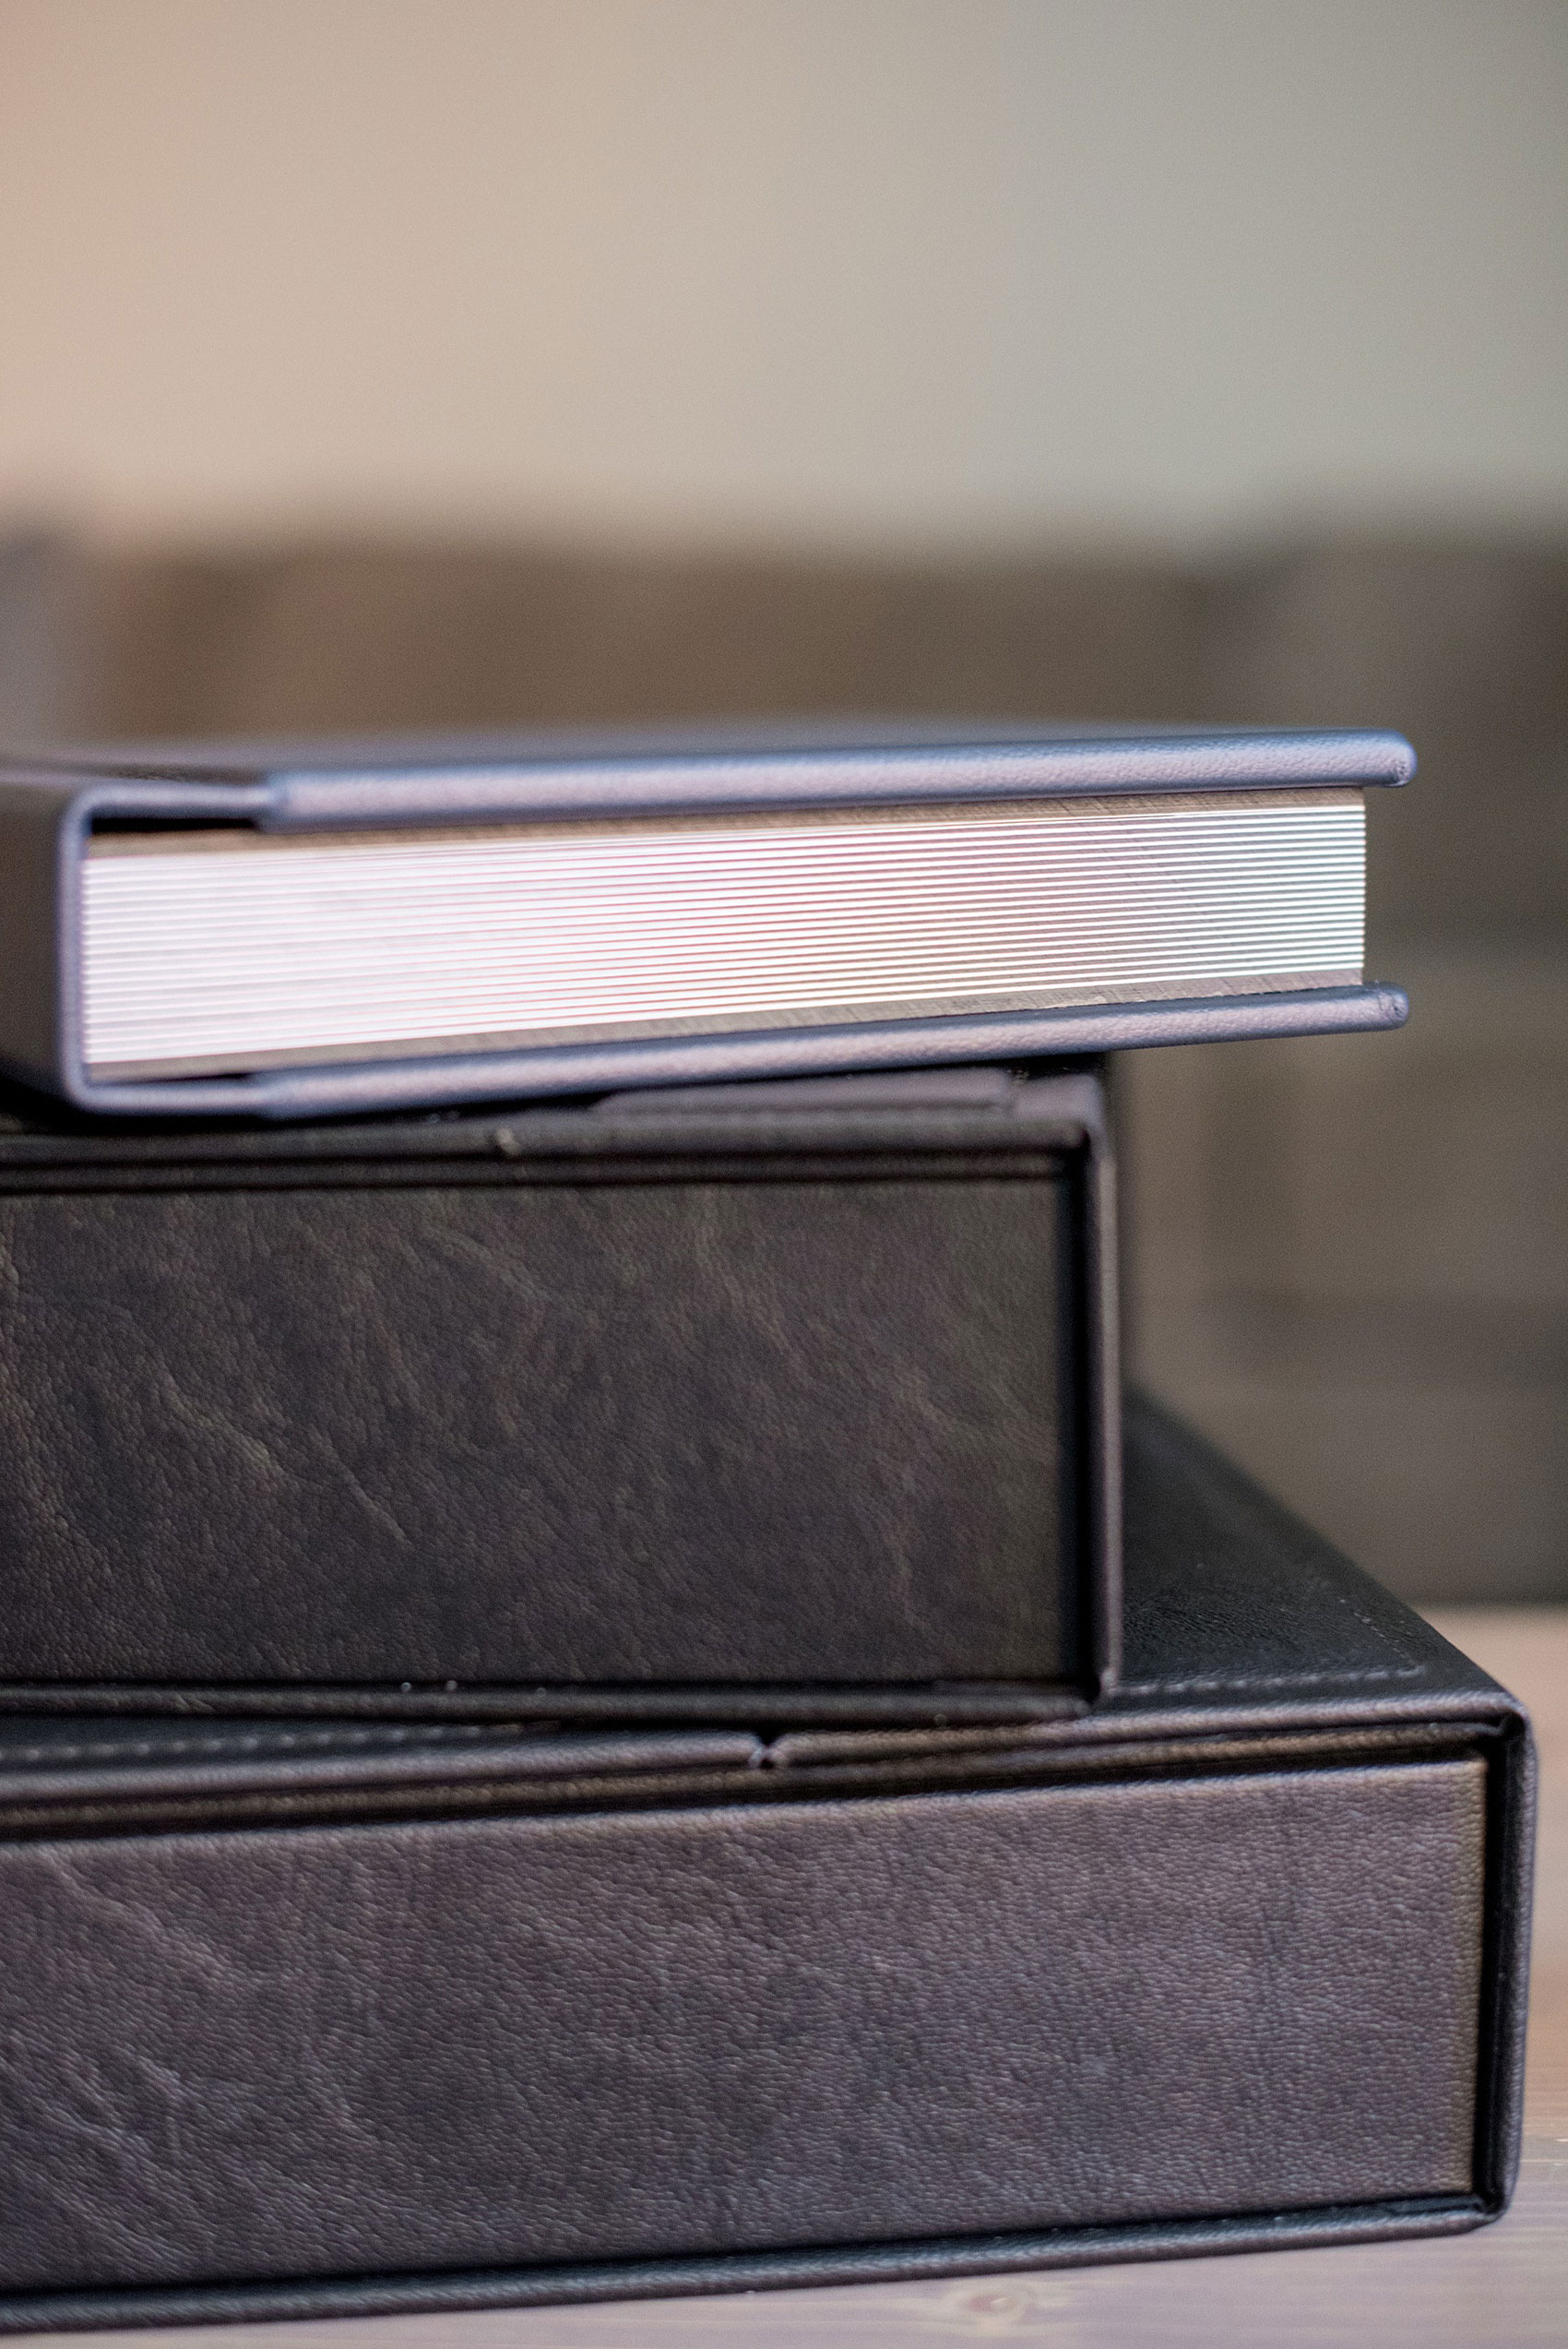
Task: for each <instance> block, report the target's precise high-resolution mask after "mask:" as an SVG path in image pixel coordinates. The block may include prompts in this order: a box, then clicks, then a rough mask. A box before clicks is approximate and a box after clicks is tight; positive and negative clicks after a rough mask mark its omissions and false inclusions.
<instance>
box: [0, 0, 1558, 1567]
mask: <svg viewBox="0 0 1568 2349" xmlns="http://www.w3.org/2000/svg"><path fill="white" fill-rule="evenodd" d="M0 325H3V331H0V725H3V726H4V728H5V730H6V733H9V734H11V735H12V736H13V737H28V736H34V737H36V736H40V735H63V734H70V733H82V732H89V733H170V732H192V731H211V730H214V729H220V728H239V727H251V728H259V727H288V726H326V727H333V726H367V725H378V724H385V725H393V724H398V725H403V724H407V725H417V724H422V723H450V722H463V721H472V722H506V721H516V722H531V721H550V720H556V719H563V720H570V719H576V718H592V717H599V716H607V717H614V718H625V719H633V720H635V719H636V718H637V717H639V716H642V715H648V716H654V715H659V716H667V715H674V714H692V715H701V714H705V713H708V712H715V711H740V710H746V711H754V712H766V711H767V710H800V709H818V710H833V709H882V710H886V711H890V712H892V711H898V710H920V711H938V712H940V711H953V712H958V713H974V714H990V715H1014V714H1016V715H1018V716H1024V717H1028V716H1031V715H1033V716H1045V717H1050V716H1055V717H1072V716H1087V717H1108V718H1128V719H1148V720H1153V721H1158V720H1160V719H1172V720H1174V719H1185V718H1200V717H1201V718H1213V719H1216V720H1220V721H1224V720H1239V721H1241V720H1253V721H1265V722H1266V721H1345V722H1358V721H1366V722H1373V723H1386V724H1392V725H1396V726H1401V727H1403V728H1404V729H1405V730H1406V731H1408V733H1410V734H1411V736H1412V738H1413V739H1414V741H1415V742H1416V744H1417V747H1418V749H1419V751H1420V754H1421V759H1422V770H1421V774H1420V778H1419V780H1418V781H1417V783H1416V785H1415V786H1414V788H1413V789H1412V790H1411V791H1410V792H1408V793H1405V794H1401V795H1399V796H1398V797H1397V798H1390V799H1389V800H1388V801H1387V802H1385V803H1384V802H1380V804H1379V805H1378V806H1377V807H1376V809H1375V811H1374V816H1375V821H1374V828H1373V845H1372V853H1373V877H1372V923H1373V946H1372V965H1373V968H1374V970H1375V972H1376V974H1377V975H1380V976H1388V977H1394V978H1400V979H1404V980H1406V981H1407V982H1408V984H1409V986H1410V989H1411V994H1412V997H1413V1001H1414V1005H1415V1010H1414V1015H1413V1018H1412V1021H1411V1025H1410V1027H1409V1029H1408V1031H1405V1032H1404V1033H1403V1034H1401V1035H1399V1036H1397V1037H1394V1038H1386V1037H1384V1038H1376V1037H1373V1038H1361V1039H1347V1040H1339V1041H1336V1040H1326V1041H1322V1042H1317V1043H1301V1044H1289V1045H1273V1046H1248V1047H1229V1048H1220V1049H1217V1050H1213V1051H1204V1052H1199V1051H1179V1052H1171V1053H1167V1054H1163V1055H1133V1056H1130V1057H1129V1058H1128V1059H1127V1060H1126V1061H1125V1062H1124V1063H1123V1064H1121V1065H1120V1066H1119V1067H1118V1071H1117V1081H1118V1088H1119V1092H1120V1097H1121V1098H1120V1107H1121V1112H1122V1115H1123V1131H1124V1150H1125V1157H1126V1163H1127V1167H1128V1175H1129V1180H1128V1186H1127V1205H1128V1226H1129V1242H1128V1258H1127V1261H1128V1288H1129V1298H1130V1336H1131V1341H1132V1351H1133V1354H1134V1363H1135V1365H1136V1366H1137V1367H1138V1369H1139V1370H1140V1372H1141V1374H1142V1375H1144V1376H1146V1377H1148V1378H1149V1379H1150V1380H1151V1381H1152V1382H1153V1383H1154V1384H1156V1385H1157V1386H1158V1387H1159V1388H1160V1389H1162V1390H1163V1391H1165V1392H1166V1393H1167V1394H1168V1395H1170V1397H1172V1398H1173V1399H1174V1400H1176V1401H1179V1402H1181V1403H1182V1404H1183V1405H1184V1406H1185V1407H1186V1408H1187V1409H1188V1410H1189V1411H1190V1412H1191V1413H1193V1414H1194V1416H1196V1417H1197V1418H1198V1419H1199V1420H1200V1421H1201V1422H1202V1423H1203V1424H1204V1425H1206V1426H1207V1427H1208V1428H1209V1429H1210V1430H1211V1431H1212V1432H1214V1433H1215V1434H1216V1435H1218V1436H1219V1437H1221V1438H1222V1439H1223V1440H1225V1441H1226V1442H1228V1443H1229V1445H1230V1446H1231V1448H1232V1449H1235V1450H1237V1451H1238V1452H1239V1453H1240V1454H1241V1457H1242V1458H1243V1459H1245V1460H1246V1461H1249V1463H1250V1464H1252V1465H1253V1466H1254V1467H1256V1468H1257V1469H1258V1470H1259V1471H1260V1473H1264V1474H1265V1476H1267V1477H1268V1478H1269V1479H1270V1480H1271V1481H1272V1482H1273V1483H1275V1484H1276V1485H1277V1486H1278V1487H1279V1488H1280V1489H1281V1490H1282V1491H1283V1492H1284V1493H1285V1494H1286V1496H1287V1497H1289V1499H1291V1500H1292V1501H1294V1502H1295V1503H1297V1505H1299V1506H1300V1507H1301V1508H1303V1509H1305V1510H1306V1511H1307V1512H1308V1513H1309V1514H1310V1515H1312V1516H1313V1517H1314V1518H1315V1519H1316V1520H1318V1521H1319V1522H1320V1523H1321V1524H1322V1525H1323V1526H1324V1528H1325V1530H1326V1531H1328V1532H1330V1533H1331V1534H1333V1535H1334V1536H1336V1538H1337V1539H1339V1540H1341V1541H1342V1542H1343V1543H1344V1544H1346V1545H1347V1546H1348V1548H1350V1549H1351V1550H1352V1551H1353V1552H1354V1553H1355V1554H1356V1555H1357V1556H1360V1559H1361V1560H1362V1562H1363V1563H1365V1564H1366V1565H1368V1566H1370V1567H1371V1568H1372V1569H1373V1570H1374V1571H1377V1572H1380V1573H1381V1574H1383V1575H1384V1578H1385V1579H1387V1580H1390V1581H1392V1582H1394V1583H1395V1584H1396V1586H1397V1587H1399V1588H1400V1589H1402V1590H1403V1591H1405V1592H1407V1593H1408V1594H1410V1595H1412V1596H1415V1597H1418V1598H1425V1599H1439V1598H1447V1599H1458V1598H1465V1597H1470V1598H1479V1597H1486V1596H1504V1597H1515V1598H1537V1599H1538V1598H1544V1597H1550V1596H1560V1597H1561V1596H1568V1172H1565V1169H1568V1149H1565V1145H1568V1022H1565V1019H1564V1014H1565V1012H1568V924H1565V913H1568V6H1563V5H1561V0H1550V4H1548V5H1542V4H1540V0H1538V4H1537V5H1526V0H1358V5H1349V0H1324V4H1323V5H1320V6H1314V7H1313V8H1311V9H1290V8H1284V7H1269V6H1256V5H1254V0H1182V4H1181V5H1178V0H1059V4H1058V0H837V5H826V0H646V5H645V0H512V4H511V5H503V0H0Z"/></svg>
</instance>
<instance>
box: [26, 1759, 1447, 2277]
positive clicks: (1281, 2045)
mask: <svg viewBox="0 0 1568 2349" xmlns="http://www.w3.org/2000/svg"><path fill="white" fill-rule="evenodd" d="M1484 1775H1485V1772H1484V1766H1483V1764H1482V1763H1481V1762H1480V1761H1479V1760H1474V1759H1450V1760H1442V1761H1435V1762H1429V1763H1420V1762H1412V1763H1404V1764H1398V1763H1396V1764H1392V1765H1386V1766H1381V1767H1370V1768H1360V1769H1343V1770H1331V1769H1330V1770H1325V1769H1309V1770H1301V1771H1277V1772H1274V1771H1269V1772H1262V1773H1258V1774H1254V1775H1239V1776H1227V1777H1217V1778H1185V1779H1184V1778H1182V1777H1180V1776H1178V1777H1175V1778H1169V1779H1158V1778H1156V1779H1151V1780H1146V1781H1144V1782H1142V1783H1127V1784H1122V1785H1117V1786H1101V1787H1087V1786H1078V1787H1063V1786H1054V1787H1052V1786H1042V1787H1034V1788H1028V1787H1016V1788H1013V1789H1008V1790H1002V1791H997V1792H988V1793H977V1794H970V1795H941V1794H932V1795H913V1796H909V1797H905V1798H902V1799H893V1800H888V1799H884V1800H871V1801H864V1802H858V1803H856V1802H831V1801H829V1802H820V1803H814V1804H813V1803H786V1804H783V1805H778V1806H736V1807H729V1808H723V1809H719V1810H711V1809H708V1810H704V1809H698V1810H695V1811H680V1810H669V1809H666V1810H660V1811H654V1812H645V1813H641V1814H632V1815H627V1814H623V1815H620V1816H615V1815H602V1816H598V1817H589V1818H510V1819H492V1820H483V1821H478V1822H467V1823H461V1824H445V1825H418V1824H415V1825H409V1826H381V1827H369V1828H364V1827H361V1828H349V1829H320V1828H317V1829H311V1828H300V1829H294V1830H289V1829H281V1830H265V1831H258V1832H253V1833H250V1834H221V1833H220V1834H197V1835H191V1836H185V1837H181V1836H170V1837H162V1836H151V1837H145V1838H144V1837H128V1838H125V1839H124V1840H110V1841H91V1840H89V1841H84V1842H76V1843H71V1842H42V1843H35V1844H30V1845H28V1844H21V1845H12V1846H10V1847H9V1848H7V1849H6V1850H5V1851H4V1853H3V1854H0V1980H4V1982H5V1983H6V2033H5V2039H4V2057H3V2093H0V2165H3V2167H4V2171H5V2174H6V2176H7V2178H8V2180H9V2181H10V2184H9V2186H8V2189H7V2195H6V2203H5V2206H4V2209H3V2211H0V2282H3V2283H5V2284H6V2285H7V2286H8V2287H10V2288H12V2289H27V2288H30V2287H34V2286H40V2285H43V2284H46V2283H49V2284H54V2285H84V2286H85V2285H92V2284H104V2285H107V2284H112V2283H120V2284H129V2283H173V2282H176V2281H185V2280H189V2281H194V2280H199V2279H201V2278H214V2277H221V2276H225V2275H232V2276H245V2277H253V2278H261V2277H265V2276H288V2275H294V2276H299V2275H309V2274H318V2275H320V2274H331V2273H339V2274H341V2273H344V2272H351V2271H376V2270H385V2269H388V2268H398V2269H403V2270H409V2269H419V2268H426V2269H430V2268H434V2269H440V2268H454V2267H463V2266H469V2267H483V2266H486V2265H499V2264H510V2263H516V2264H519V2265H521V2264H529V2263H534V2262H540V2261H551V2260H567V2261H569V2260H578V2259H587V2258H589V2257H595V2258H614V2257H632V2256H637V2255H651V2254H658V2253H671V2254H681V2253H697V2252H703V2251H722V2250H734V2249H744V2248H767V2247H784V2246H790V2245H810V2244H817V2243H824V2242H828V2241H836V2242H848V2243H855V2242H873V2241H879V2240H880V2241H890V2240H898V2239H907V2238H911V2237H915V2236H942V2235H961V2234H965V2233H969V2232H973V2231H976V2230H986V2231H1003V2230H1009V2229H1039V2228H1045V2227H1051V2226H1071V2225H1074V2224H1088V2223H1099V2224H1114V2223H1116V2222H1119V2221H1123V2220H1134V2219H1137V2220H1158V2219H1161V2218H1174V2217H1180V2218H1192V2217H1198V2216H1202V2215H1204V2214H1218V2213H1229V2214H1236V2213H1241V2212H1257V2211H1263V2210H1267V2209H1271V2208H1282V2209H1296V2208H1301V2207H1302V2206H1314V2205H1332V2204H1342V2203H1347V2202H1366V2201H1371V2200H1385V2199H1391V2198H1405V2197H1442V2196H1461V2195H1464V2194H1465V2193H1466V2192H1467V2190H1468V2189H1469V2187H1470V2184H1471V2146H1472V2136H1473V2129H1474V2085H1475V2072H1476V2016H1477V2010H1478V1997H1479V1974H1480V1958H1481V1924H1480V1920H1481V1885H1482V1860H1483V1842H1484V1836H1483V1824H1482V1810H1483V1779H1484Z"/></svg>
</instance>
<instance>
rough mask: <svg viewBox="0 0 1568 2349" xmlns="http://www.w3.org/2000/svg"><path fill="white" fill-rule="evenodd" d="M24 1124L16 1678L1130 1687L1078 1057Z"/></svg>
mask: <svg viewBox="0 0 1568 2349" xmlns="http://www.w3.org/2000/svg"><path fill="white" fill-rule="evenodd" d="M8 1105H9V1106H10V1107H11V1108H12V1109H13V1110H14V1111H15V1113H16V1114H15V1115H11V1116H9V1117H7V1118H6V1119H5V1121H4V1123H3V1125H0V1684H9V1685H10V1687H11V1688H12V1689H13V1690H14V1691H20V1690H23V1689H26V1688H30V1689H31V1694H32V1699H33V1700H34V1701H37V1702H41V1703H44V1702H57V1701H60V1700H61V1691H62V1688H63V1687H64V1688H68V1687H69V1686H70V1685H72V1684H87V1683H99V1684H113V1686H114V1687H119V1688H120V1689H121V1690H123V1691H124V1690H130V1691H132V1692H133V1694H134V1701H135V1702H137V1703H138V1704H143V1705H145V1704H148V1703H152V1702H155V1701H161V1700H162V1699H160V1698H159V1696H158V1692H159V1690H160V1689H161V1690H162V1691H163V1696H164V1699H167V1700H168V1701H174V1702H184V1701H187V1700H188V1697H189V1693H190V1691H191V1690H193V1689H201V1688H206V1689H207V1690H208V1701H210V1702H211V1703H213V1704H219V1705H222V1704H231V1705H232V1704H236V1703H237V1704H239V1705H241V1706H242V1707H243V1708H246V1709H251V1710H255V1708H256V1707H258V1706H265V1704H266V1703H267V1701H269V1697H268V1691H271V1692H272V1698H273V1699H275V1700H276V1701H279V1702H281V1703H283V1704H284V1705H285V1706H286V1707H287V1708H288V1709H290V1710H298V1709H300V1708H301V1707H302V1706H304V1707H308V1706H310V1705H312V1704H315V1705H317V1706H319V1707H321V1708H323V1709H326V1710H335V1709H336V1710H345V1709H346V1710H354V1709H360V1710H375V1709H378V1708H379V1709H382V1710H386V1709H390V1710H393V1711H398V1710H401V1711H413V1712H419V1711H429V1710H434V1711H441V1710H443V1709H444V1708H445V1709H448V1710H449V1709H451V1706H452V1704H453V1703H454V1702H456V1703H457V1706H459V1707H460V1708H462V1709H464V1710H466V1711H469V1712H470V1713H471V1712H472V1711H475V1710H482V1709H483V1708H484V1706H485V1705H487V1704H491V1705H493V1706H495V1707H498V1708H499V1710H500V1711H501V1712H502V1713H503V1714H504V1715H505V1717H508V1718H513V1717H517V1715H518V1713H519V1711H527V1710H530V1709H531V1710H532V1711H535V1712H539V1711H544V1712H547V1713H549V1714H550V1715H552V1716H559V1715H562V1714H571V1715H576V1716H583V1717H587V1716H600V1717H603V1716H614V1715H616V1714H617V1713H619V1714H621V1715H623V1716H626V1715H633V1714H635V1715H637V1716H640V1717H645V1718H646V1717H648V1716H653V1717H660V1716H663V1717H667V1718H673V1717H686V1718H698V1719H702V1720H704V1721H709V1722H711V1721H713V1720H721V1719H724V1718H729V1717H736V1716H737V1714H742V1715H743V1716H744V1717H745V1718H746V1720H747V1721H748V1723H749V1722H751V1721H752V1720H754V1717H755V1700H754V1696H753V1695H752V1693H751V1691H752V1689H753V1688H754V1687H755V1686H757V1685H766V1686H767V1687H769V1688H770V1689H772V1690H773V1692H774V1693H773V1697H772V1699H771V1711H770V1718H772V1719H774V1720H801V1719H811V1718H816V1717H819V1716H827V1717H852V1716H857V1715H866V1714H869V1715H872V1716H896V1715H897V1716H904V1717H909V1718H911V1719H917V1720H918V1719H929V1718H931V1717H932V1715H933V1714H936V1715H938V1716H941V1717H945V1718H958V1717H964V1716H965V1715H972V1714H976V1713H980V1714H985V1713H991V1714H993V1715H995V1714H1004V1715H1009V1716H1013V1717H1016V1716H1018V1715H1020V1714H1028V1713H1031V1712H1033V1713H1039V1712H1041V1711H1044V1712H1051V1711H1060V1710H1061V1709H1062V1707H1063V1705H1071V1704H1074V1703H1078V1702H1081V1701H1082V1700H1083V1699H1084V1698H1085V1697H1086V1696H1087V1695H1090V1694H1093V1693H1095V1692H1097V1691H1098V1690H1099V1689H1100V1688H1101V1687H1104V1686H1105V1685H1106V1684H1107V1683H1108V1681H1109V1680H1110V1678H1111V1676H1112V1675H1113V1673H1114V1669H1115V1660H1116V1650H1117V1640H1118V1636H1119V1617H1118V1600H1117V1576H1118V1570H1119V1556H1118V1541H1119V1535H1118V1526H1117V1507H1118V1497H1119V1483H1118V1466H1117V1446H1118V1436H1119V1422H1118V1413H1117V1410H1116V1403H1115V1395H1116V1386H1115V1381H1116V1376H1117V1372H1116V1361H1115V1299H1114V1247H1113V1243H1112V1238H1111V1213H1112V1185H1111V1163H1110V1155H1109V1151H1108V1149H1107V1144H1106V1136H1105V1126H1104V1114H1103V1113H1104V1103H1103V1095H1102V1091H1101V1088H1100V1084H1099V1079H1098V1077H1097V1076H1096V1075H1095V1074H1093V1073H1092V1072H1088V1073H1085V1072H1082V1071H1080V1072H1078V1073H1068V1074H1060V1075H1055V1076H1039V1077H1036V1078H1034V1079H1015V1078H1013V1077H1012V1076H1010V1075H1008V1074H1006V1073H1005V1072H1003V1071H999V1070H989V1069H980V1070H956V1071H952V1072H948V1073H942V1072H932V1073H931V1074H929V1075H923V1076H922V1075H915V1076H891V1077H884V1078H862V1079H826V1080H823V1081H820V1082H811V1081H808V1082H805V1083H802V1084H794V1085H779V1086H750V1087H743V1088H729V1089H726V1088H716V1089H711V1090H708V1091H695V1092H691V1093H686V1094H674V1095H671V1094H662V1095H654V1094H641V1095H630V1096H624V1097H621V1098H620V1099H615V1100H606V1101H603V1102H600V1103H598V1104H597V1105H588V1106H579V1107H569V1108H565V1109H562V1108H551V1109H547V1110H540V1109H533V1110H529V1109H522V1110H508V1111H496V1112H492V1113H490V1114H487V1115H467V1114H464V1115H457V1114H453V1113H448V1114H445V1115H434V1116H422V1117H418V1118H409V1119H403V1120H399V1121H397V1122H394V1123H374V1124H373V1123H367V1122H359V1123H354V1122H349V1123H343V1124H338V1125H326V1126H314V1127H293V1128H285V1129H277V1128H260V1129H258V1128H256V1127H249V1128H244V1127H232V1126H231V1127H227V1128H216V1127H207V1128H205V1129H201V1128H198V1129H185V1130H184V1131H182V1130H178V1129H175V1130H167V1129H157V1130H151V1131H148V1130H146V1129H143V1130H141V1131H136V1130H130V1131H126V1130H125V1129H123V1128H113V1127H110V1128H106V1127H103V1126H101V1125H100V1126H97V1127H92V1126H89V1125H88V1124H87V1123H86V1122H85V1121H83V1120H81V1119H79V1118H74V1117H73V1116H72V1115H69V1114H66V1113H62V1114H60V1115H53V1114H50V1113H48V1112H47V1111H44V1112H40V1111H39V1108H38V1104H37V1103H36V1101H34V1102H31V1103H29V1104H28V1105H27V1106H26V1108H23V1107H22V1106H21V1104H20V1103H19V1100H18V1096H15V1095H12V1096H11V1097H10V1100H9V1103H8ZM175 1687H177V1688H178V1691H179V1694H178V1695H177V1696H176V1695H173V1694H172V1693H171V1692H172V1689H173V1688H175ZM18 1700H20V1699H19V1698H18ZM97 1701H99V1702H109V1701H113V1691H112V1688H104V1689H101V1691H100V1694H99V1696H98V1699H97Z"/></svg>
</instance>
